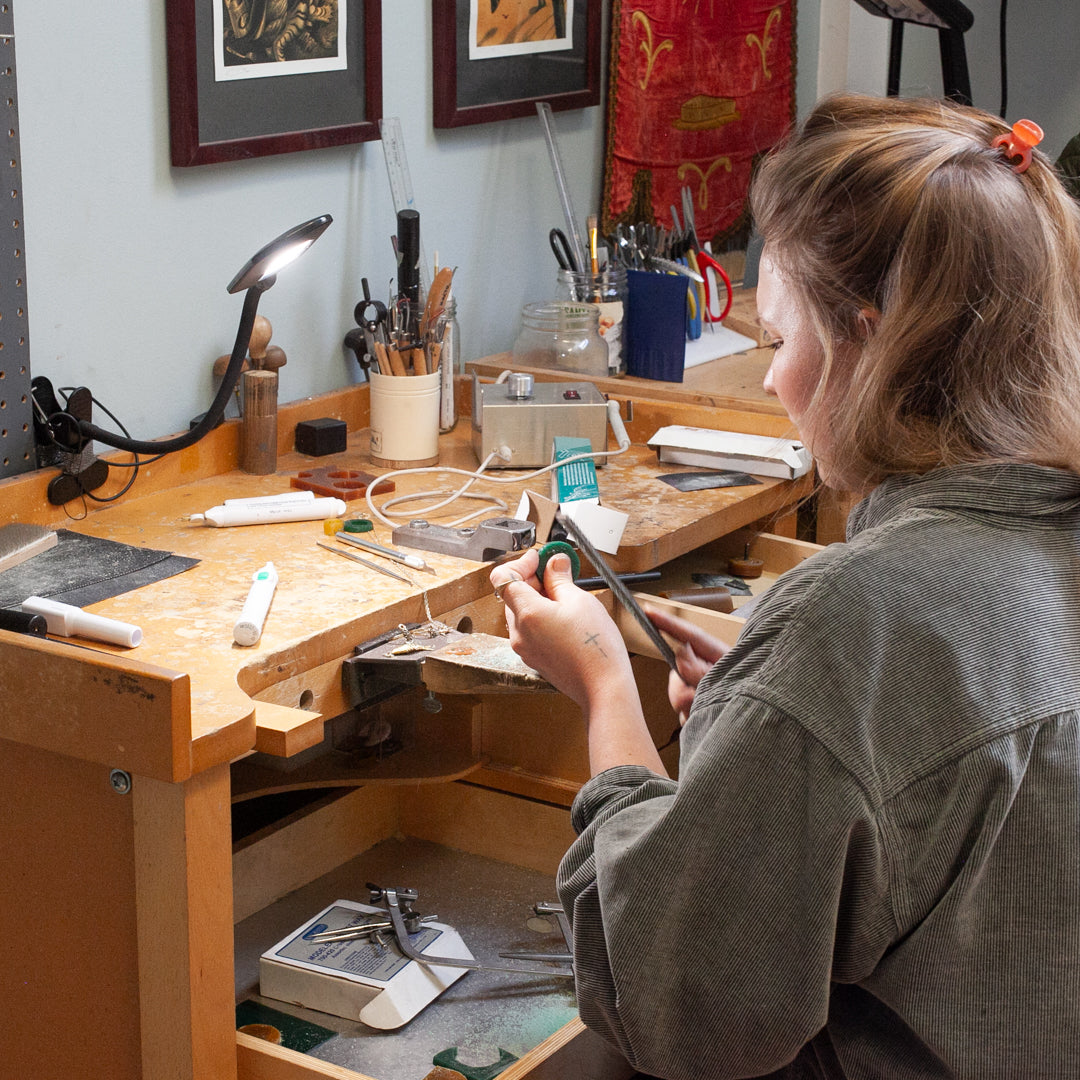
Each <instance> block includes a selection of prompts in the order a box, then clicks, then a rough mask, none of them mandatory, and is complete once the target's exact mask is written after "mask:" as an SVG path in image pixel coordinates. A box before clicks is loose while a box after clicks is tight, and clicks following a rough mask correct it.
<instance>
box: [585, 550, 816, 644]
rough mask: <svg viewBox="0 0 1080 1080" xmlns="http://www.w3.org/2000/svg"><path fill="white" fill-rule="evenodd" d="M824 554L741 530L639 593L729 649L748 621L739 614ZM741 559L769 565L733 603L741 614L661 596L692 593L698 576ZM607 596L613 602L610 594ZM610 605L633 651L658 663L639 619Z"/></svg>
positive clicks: (672, 566)
mask: <svg viewBox="0 0 1080 1080" xmlns="http://www.w3.org/2000/svg"><path fill="white" fill-rule="evenodd" d="M820 550H821V545H820V544H810V543H807V542H806V541H803V540H794V539H792V538H790V537H787V536H777V535H775V534H774V533H762V532H754V531H753V530H752V529H740V530H738V531H736V532H733V533H730V534H729V535H728V536H724V537H722V538H721V539H719V540H717V541H716V542H715V543H713V544H710V545H707V546H706V547H703V548H700V549H698V550H697V551H694V552H691V553H690V554H689V555H684V556H682V557H681V558H679V559H676V560H673V561H672V562H670V563H667V564H665V566H664V567H663V568H662V571H663V576H662V577H661V579H660V580H659V581H655V582H649V583H648V584H647V585H646V586H644V587H641V588H638V589H635V595H636V596H637V598H638V599H639V600H640V601H641V602H643V603H646V604H648V605H651V606H653V607H657V608H663V609H665V610H668V611H671V612H672V613H673V614H675V615H678V616H679V617H680V618H683V619H686V621H687V622H691V623H693V624H694V625H695V626H698V627H700V628H701V629H703V630H706V631H708V632H709V633H710V634H712V635H713V637H716V638H719V639H720V640H721V641H723V642H725V643H726V644H728V645H734V644H735V639H736V638H737V637H738V636H739V632H740V631H741V630H742V628H743V624H744V620H745V615H742V616H740V615H739V614H738V611H739V608H740V607H742V606H745V605H746V603H747V602H750V601H752V600H753V599H754V598H755V597H757V596H760V595H761V594H762V593H763V592H765V590H766V589H768V588H769V586H770V585H772V583H773V582H774V581H776V579H777V578H778V577H779V576H780V575H781V574H783V573H785V572H786V571H788V570H790V569H791V568H792V567H793V566H798V564H799V563H801V562H802V561H803V560H804V559H808V558H809V557H810V556H811V555H813V554H814V553H815V552H818V551H820ZM741 556H749V557H750V558H751V559H760V560H761V561H762V564H763V565H762V573H761V576H760V577H757V578H753V579H751V580H749V581H747V582H746V584H747V585H748V586H749V587H750V595H749V596H745V597H740V596H734V597H733V600H734V603H735V612H734V613H732V614H727V613H725V612H720V611H711V610H709V609H707V608H702V607H696V606H693V605H691V604H686V603H682V602H679V601H674V600H669V599H666V598H664V597H662V596H660V595H658V594H659V593H661V592H668V591H672V590H675V589H679V590H682V589H686V588H688V587H689V586H691V584H692V581H693V579H692V576H691V575H692V574H693V573H696V572H698V571H709V570H714V571H716V572H718V573H720V572H723V570H724V567H725V566H726V563H727V560H728V559H729V558H732V557H735V558H738V557H741ZM606 595H607V596H608V597H610V594H606ZM609 603H610V604H611V605H612V615H613V617H614V619H615V622H616V624H617V625H618V627H619V630H620V631H621V633H622V635H623V638H624V639H625V641H626V644H627V647H628V648H629V649H630V651H631V652H632V653H636V654H638V655H640V656H650V657H654V658H658V657H659V655H660V654H659V651H658V650H657V648H656V646H655V645H654V644H653V643H652V642H651V641H650V640H649V638H648V637H647V635H646V634H645V633H644V631H643V630H642V629H641V627H639V626H638V624H637V622H636V621H635V619H634V617H633V616H632V615H631V614H630V613H629V612H628V611H626V610H625V608H623V607H622V605H620V604H618V603H617V602H616V601H615V600H614V598H613V597H611V598H610V599H609Z"/></svg>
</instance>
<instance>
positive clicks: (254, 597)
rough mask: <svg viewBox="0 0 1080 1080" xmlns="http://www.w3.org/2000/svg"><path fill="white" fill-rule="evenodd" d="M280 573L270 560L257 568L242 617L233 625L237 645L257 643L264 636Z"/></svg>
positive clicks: (241, 613)
mask: <svg viewBox="0 0 1080 1080" xmlns="http://www.w3.org/2000/svg"><path fill="white" fill-rule="evenodd" d="M277 583H278V575H277V570H275V569H274V564H273V563H272V562H268V563H267V564H266V565H265V566H264V567H262V568H261V569H259V570H256V571H255V573H254V574H253V575H252V578H251V588H250V589H249V590H248V594H247V599H246V600H245V601H244V608H243V610H242V611H241V612H240V618H239V619H237V620H236V622H235V624H234V625H233V640H234V641H235V642H236V644H237V645H256V644H258V641H259V638H261V637H262V632H263V625H264V624H265V622H266V614H267V612H268V611H269V610H270V601H271V600H273V599H274V590H275V589H276V588H277Z"/></svg>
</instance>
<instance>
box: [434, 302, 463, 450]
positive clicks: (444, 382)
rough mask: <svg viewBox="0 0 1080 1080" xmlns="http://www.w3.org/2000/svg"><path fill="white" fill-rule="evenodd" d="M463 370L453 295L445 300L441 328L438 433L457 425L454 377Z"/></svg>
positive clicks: (455, 304) (455, 303) (459, 333)
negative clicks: (444, 319) (444, 317)
mask: <svg viewBox="0 0 1080 1080" xmlns="http://www.w3.org/2000/svg"><path fill="white" fill-rule="evenodd" d="M464 370H465V357H464V356H462V355H461V328H460V327H459V326H458V321H457V301H456V300H455V299H454V297H453V294H451V295H450V296H448V297H447V299H446V326H445V327H444V328H443V337H442V352H441V353H440V354H439V431H441V432H442V433H443V434H446V432H448V431H450V430H452V429H453V427H454V425H455V424H456V423H457V405H456V403H455V401H454V376H455V375H459V374H461V373H462V372H463V371H464Z"/></svg>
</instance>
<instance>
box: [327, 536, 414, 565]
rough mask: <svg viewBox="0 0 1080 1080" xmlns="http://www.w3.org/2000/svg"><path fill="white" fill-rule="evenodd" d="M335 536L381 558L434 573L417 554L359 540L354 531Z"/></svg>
mask: <svg viewBox="0 0 1080 1080" xmlns="http://www.w3.org/2000/svg"><path fill="white" fill-rule="evenodd" d="M337 538H338V539H339V540H342V541H344V542H345V543H346V544H353V545H355V546H356V547H358V548H364V549H365V550H366V551H373V552H375V554H376V555H382V556H383V558H386V559H396V560H397V561H398V562H400V563H404V564H405V565H406V566H411V567H412V568H413V569H414V570H425V571H427V573H429V574H434V573H435V571H434V570H432V569H431V567H430V566H428V564H427V563H426V562H424V560H423V559H421V558H420V556H419V555H405V554H403V553H402V552H400V551H395V550H394V549H393V548H388V547H383V546H382V544H376V543H373V542H372V541H371V540H361V539H360V537H359V536H357V535H356V534H355V533H347V532H339V533H338V534H337Z"/></svg>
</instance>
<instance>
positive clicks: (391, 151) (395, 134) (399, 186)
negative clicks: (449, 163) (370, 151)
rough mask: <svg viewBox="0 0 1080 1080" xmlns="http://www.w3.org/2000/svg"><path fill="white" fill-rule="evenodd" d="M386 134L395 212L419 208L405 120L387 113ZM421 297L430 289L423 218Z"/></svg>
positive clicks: (383, 125)
mask: <svg viewBox="0 0 1080 1080" xmlns="http://www.w3.org/2000/svg"><path fill="white" fill-rule="evenodd" d="M379 134H380V135H381V136H382V145H383V157H384V159H385V160H386V175H387V176H388V177H389V178H390V195H391V197H392V198H393V200H394V213H395V214H399V213H400V212H401V211H402V210H419V209H420V208H419V207H418V206H417V205H416V198H415V196H414V195H413V187H412V179H411V178H410V177H409V161H408V158H406V157H405V139H404V137H403V136H402V134H401V121H400V120H399V119H398V118H397V117H396V116H386V117H383V118H382V119H381V120H380V121H379ZM420 226H421V227H420V297H421V299H423V298H424V297H426V296H427V292H428V276H427V271H428V261H427V253H426V252H425V251H424V231H423V220H421V223H420Z"/></svg>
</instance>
